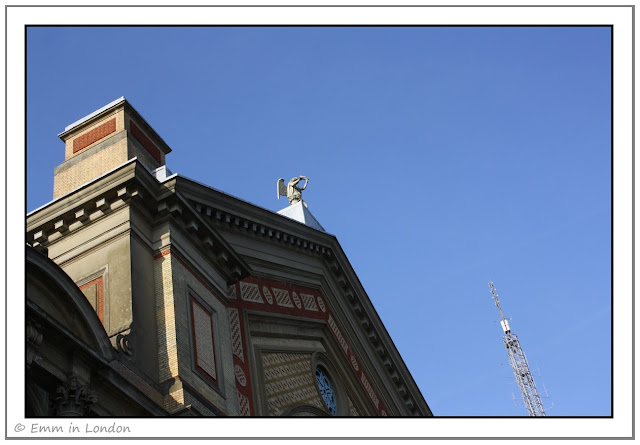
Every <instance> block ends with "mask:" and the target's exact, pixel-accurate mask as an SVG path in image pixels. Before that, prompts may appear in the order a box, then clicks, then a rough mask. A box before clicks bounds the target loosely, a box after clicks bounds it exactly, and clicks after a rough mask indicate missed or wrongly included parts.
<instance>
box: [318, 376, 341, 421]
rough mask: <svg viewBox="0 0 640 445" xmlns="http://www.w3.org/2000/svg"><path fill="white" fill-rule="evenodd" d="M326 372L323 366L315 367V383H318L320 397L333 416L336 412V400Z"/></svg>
mask: <svg viewBox="0 0 640 445" xmlns="http://www.w3.org/2000/svg"><path fill="white" fill-rule="evenodd" d="M327 374H328V373H327V371H326V370H325V369H324V368H323V367H321V366H317V367H316V383H317V384H318V390H319V391H320V396H321V397H322V400H323V401H324V404H325V406H326V407H327V410H328V411H329V412H330V413H331V415H332V416H335V415H336V414H338V402H337V398H336V393H335V391H334V389H333V385H332V384H331V379H329V376H328V375H327Z"/></svg>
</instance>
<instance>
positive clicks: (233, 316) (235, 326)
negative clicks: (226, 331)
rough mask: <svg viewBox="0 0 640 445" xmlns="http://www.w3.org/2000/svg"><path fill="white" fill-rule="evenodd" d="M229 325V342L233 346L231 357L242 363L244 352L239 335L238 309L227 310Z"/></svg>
mask: <svg viewBox="0 0 640 445" xmlns="http://www.w3.org/2000/svg"><path fill="white" fill-rule="evenodd" d="M229 324H230V325H231V342H232V344H233V355H235V356H236V357H238V358H239V359H240V360H241V361H242V362H243V363H244V351H243V350H242V336H241V334H240V316H239V314H238V309H235V308H230V309H229Z"/></svg>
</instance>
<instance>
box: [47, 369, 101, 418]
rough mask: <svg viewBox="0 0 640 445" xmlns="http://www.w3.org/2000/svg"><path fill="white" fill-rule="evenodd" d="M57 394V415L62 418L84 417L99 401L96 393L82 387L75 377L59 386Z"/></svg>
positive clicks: (72, 376)
mask: <svg viewBox="0 0 640 445" xmlns="http://www.w3.org/2000/svg"><path fill="white" fill-rule="evenodd" d="M56 394H57V395H56V400H55V408H56V415H57V416H60V417H82V416H84V415H86V414H87V412H88V411H89V408H91V406H92V405H93V404H94V403H96V402H97V401H98V396H97V395H96V393H95V392H93V391H91V390H90V389H89V388H88V387H87V386H85V385H81V384H80V382H79V381H78V377H76V376H75V375H71V376H70V377H69V379H67V381H66V382H64V383H63V384H62V385H60V386H58V389H57V390H56Z"/></svg>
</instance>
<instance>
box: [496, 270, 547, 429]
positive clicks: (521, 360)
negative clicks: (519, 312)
mask: <svg viewBox="0 0 640 445" xmlns="http://www.w3.org/2000/svg"><path fill="white" fill-rule="evenodd" d="M489 287H490V288H491V295H493V299H494V300H495V302H496V306H498V310H499V311H500V325H501V326H502V330H503V331H504V337H502V341H504V345H505V346H506V347H507V354H509V361H510V362H511V367H512V368H513V373H514V374H515V376H516V381H517V382H518V386H519V387H520V392H522V400H523V401H524V404H525V406H526V407H527V411H529V415H530V416H533V417H539V416H545V415H546V414H545V413H544V408H543V407H542V401H541V400H540V396H539V395H538V390H537V389H536V384H535V382H534V381H533V376H532V375H531V372H530V371H529V364H528V363H527V358H526V357H525V355H524V351H523V350H522V348H521V347H520V342H518V336H517V335H516V334H513V333H512V332H511V328H509V322H508V321H507V319H506V318H504V315H503V314H502V309H501V308H500V302H499V301H498V294H497V293H496V290H495V289H494V287H493V283H492V282H491V281H489Z"/></svg>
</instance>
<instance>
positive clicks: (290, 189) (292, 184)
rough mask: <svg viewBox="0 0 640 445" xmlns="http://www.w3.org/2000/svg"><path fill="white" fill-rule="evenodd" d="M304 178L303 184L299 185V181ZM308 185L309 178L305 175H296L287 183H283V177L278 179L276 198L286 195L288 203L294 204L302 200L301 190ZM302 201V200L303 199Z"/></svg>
mask: <svg viewBox="0 0 640 445" xmlns="http://www.w3.org/2000/svg"><path fill="white" fill-rule="evenodd" d="M303 179H304V185H303V186H302V187H299V186H298V184H299V183H300V181H302V180H303ZM307 185H309V178H307V177H306V176H302V175H300V176H296V177H294V178H291V181H289V184H287V185H286V186H285V185H284V179H283V178H280V179H278V199H280V197H281V196H286V197H287V198H288V199H289V204H295V203H296V202H300V201H302V191H303V190H304V189H306V188H307ZM303 202H304V201H303Z"/></svg>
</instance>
